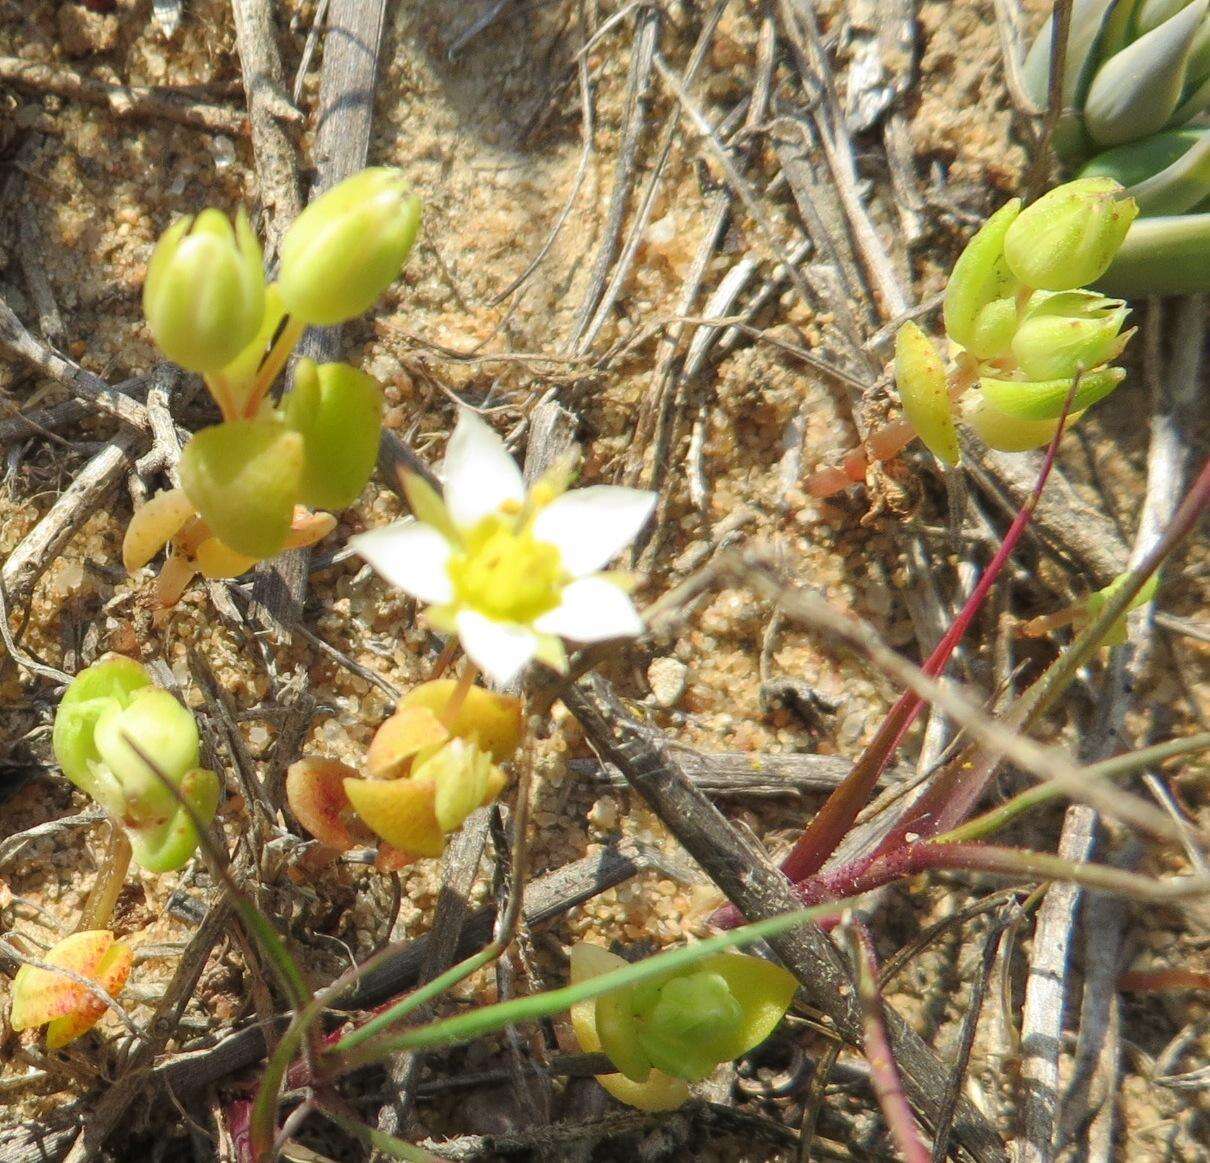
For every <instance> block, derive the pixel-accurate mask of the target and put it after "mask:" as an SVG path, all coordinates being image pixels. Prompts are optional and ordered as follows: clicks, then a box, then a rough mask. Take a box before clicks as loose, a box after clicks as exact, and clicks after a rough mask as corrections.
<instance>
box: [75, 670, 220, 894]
mask: <svg viewBox="0 0 1210 1163" xmlns="http://www.w3.org/2000/svg"><path fill="white" fill-rule="evenodd" d="M53 747H54V753H55V758H56V759H57V760H58V762H59V765H60V766H61V767H62V768H63V772H64V774H65V775H67V777H68V778H69V779H70V780H71V781H72V782H73V783H74V784H76V786H77V787H79V788H81V789H82V790H83V791H85V792H87V793H88V794H89V795H90V796H92V797H93V799H95V800H96V801H97V802H98V803H99V804H100V805H101V806H102V807H103V808H105V810H106V811H108V812H109V814H110V815H111V816H112V817H113V818H114V819H115V820H116V821H118V823H120V824H121V825H122V827H123V828H124V829H125V830H126V832H127V834H128V836H129V838H130V844H131V848H132V849H133V852H134V858H135V860H136V861H137V862H138V863H139V864H140V865H141V866H142V867H143V868H146V869H148V870H149V871H151V872H166V871H169V870H171V869H174V868H179V867H180V866H181V865H182V864H184V863H185V861H186V860H188V859H189V857H190V856H191V855H192V854H193V851H194V849H195V848H196V847H197V831H196V828H195V827H194V824H193V822H192V820H191V819H190V818H189V813H188V812H187V811H186V810H185V808H184V807H182V805H181V803H180V799H179V798H178V795H177V794H174V792H173V790H172V789H173V788H175V789H176V792H177V793H179V796H180V797H181V798H183V799H184V800H185V802H186V803H188V804H189V805H190V806H191V807H192V808H193V810H194V812H195V813H196V815H197V816H198V817H199V819H200V820H201V821H202V823H203V824H206V823H209V821H210V820H211V819H213V817H214V813H215V811H216V810H217V808H218V798H219V782H218V777H217V776H216V775H215V774H214V773H213V772H211V771H207V770H205V769H203V768H199V767H198V766H197V765H198V759H199V750H200V742H199V739H198V730H197V723H196V722H195V721H194V718H193V715H192V714H190V712H189V711H188V710H186V708H185V707H184V706H182V705H181V704H180V703H179V702H178V701H177V700H176V699H175V698H173V696H172V695H171V694H169V693H168V692H167V691H165V690H162V689H160V688H159V687H157V686H154V685H152V683H151V678H150V675H149V674H148V673H147V671H146V670H145V669H144V668H143V667H142V666H140V665H139V664H138V663H137V662H134V661H133V660H131V659H129V658H122V657H120V656H113V657H110V658H106V659H103V660H102V661H100V662H98V663H96V664H94V665H93V666H90V667H88V668H87V669H86V670H84V671H81V673H80V674H79V675H77V676H76V678H75V679H74V680H73V681H72V683H71V685H70V686H69V687H68V688H67V691H66V693H65V694H64V695H63V698H62V700H61V701H60V703H59V709H58V711H57V712H56V714H55V724H54V730H53ZM168 785H171V786H168Z"/></svg>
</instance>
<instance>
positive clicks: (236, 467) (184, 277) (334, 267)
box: [124, 168, 420, 605]
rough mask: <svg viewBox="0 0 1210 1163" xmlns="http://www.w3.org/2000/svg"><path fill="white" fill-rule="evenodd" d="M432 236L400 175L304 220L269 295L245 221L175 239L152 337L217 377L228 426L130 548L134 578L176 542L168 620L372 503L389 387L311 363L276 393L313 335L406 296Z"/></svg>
mask: <svg viewBox="0 0 1210 1163" xmlns="http://www.w3.org/2000/svg"><path fill="white" fill-rule="evenodd" d="M419 226H420V202H419V199H418V198H417V197H416V196H415V195H414V194H412V193H411V192H410V190H409V189H408V186H407V183H406V182H405V181H404V179H403V176H402V174H401V173H400V171H398V170H394V169H388V168H377V169H369V170H364V171H362V172H361V173H359V174H356V175H354V176H353V177H352V178H349V179H348V180H347V181H345V182H342V183H341V184H340V185H338V186H336V187H334V188H333V189H332V190H330V191H328V192H327V193H326V194H324V195H323V196H322V197H320V198H318V199H317V200H316V201H315V202H313V203H312V204H311V205H310V206H308V207H307V208H306V210H304V211H303V213H302V214H301V215H299V217H298V219H297V220H296V221H295V222H294V223H293V225H292V226H291V227H290V229H289V230H288V231H287V232H286V235H285V237H284V238H283V240H282V246H281V269H280V271H279V273H278V277H277V281H276V282H274V283H272V284H269V285H266V284H265V277H264V272H263V269H262V256H261V250H260V245H259V244H258V242H257V240H256V237H255V235H254V234H253V232H252V228H251V226H250V224H249V222H248V218H247V215H246V214H245V213H244V212H243V211H242V210H241V211H240V212H239V214H238V215H237V216H236V219H235V223H234V225H232V223H231V222H230V221H229V220H228V219H227V218H226V217H225V216H224V215H223V214H221V213H220V212H219V211H217V210H205V211H203V212H202V213H201V214H199V215H198V216H197V217H196V218H185V219H182V220H180V221H178V222H176V223H174V224H173V225H172V226H170V227H169V229H168V230H167V231H166V232H165V233H164V235H163V237H162V238H161V239H160V241H159V243H158V245H157V246H156V249H155V252H154V254H153V255H152V258H151V262H150V264H149V266H148V271H147V280H146V283H145V285H144V289H143V307H144V313H145V315H146V317H147V323H148V327H149V328H150V330H151V334H152V336H153V337H154V339H155V341H156V343H157V344H158V346H159V347H160V350H161V351H163V353H164V354H165V355H166V356H167V357H168V358H169V359H172V360H174V361H175V362H176V363H179V364H180V365H181V366H182V367H184V368H187V369H189V370H190V371H195V372H199V373H201V374H202V376H203V377H204V378H205V381H206V385H207V387H208V388H209V390H210V393H211V395H212V396H213V397H214V399H215V402H216V403H217V404H218V406H219V409H220V411H221V413H222V417H223V419H222V422H221V423H219V424H215V425H213V426H211V427H209V428H205V429H203V430H202V431H200V432H198V433H197V434H196V435H195V436H194V437H193V438H192V439H191V440H190V441H189V443H188V445H187V446H186V447H185V449H184V451H183V453H182V455H181V463H180V476H181V488H180V489H179V490H174V491H173V492H172V493H168V494H161V495H160V496H158V497H156V498H153V501H152V503H151V504H149V505H148V506H146V507H145V508H144V509H142V510H140V512H139V513H136V515H135V520H134V521H133V522H132V524H131V527H130V530H129V531H128V534H127V541H126V544H125V546H124V557H125V559H126V565H127V567H128V568H129V569H138V568H141V567H142V566H143V565H145V564H147V562H149V561H150V560H151V559H152V558H153V557H154V556H155V555H156V554H157V553H158V552H159V551H160V549H162V548H163V547H164V546H165V545H166V544H168V543H170V542H171V543H172V549H171V552H170V554H169V558H168V561H167V563H166V565H165V569H164V572H163V573H162V574H161V580H160V600H161V604H162V605H171V604H172V603H173V602H174V601H175V600H176V598H177V597H178V596H179V595H180V592H181V591H182V590H183V588H184V586H185V585H186V584H187V583H188V582H189V580H190V579H191V578H192V577H193V576H194V574H195V573H201V574H202V575H203V576H205V577H209V578H221V577H234V576H236V575H238V574H240V573H243V572H244V571H245V570H247V569H249V568H250V567H251V566H252V565H254V564H255V563H256V562H257V561H261V560H263V559H265V558H268V557H272V556H273V555H274V554H276V553H278V552H280V551H281V550H283V549H289V548H299V547H302V546H305V545H309V544H311V543H313V542H314V541H317V540H319V539H320V538H321V537H324V536H325V535H326V534H327V533H328V532H330V531H331V529H332V528H333V527H334V525H335V521H334V520H333V519H332V518H330V517H327V516H324V515H321V514H319V513H317V512H316V510H321V509H326V510H340V509H344V508H347V507H348V506H349V505H351V504H352V503H353V501H354V500H355V499H356V498H357V496H358V494H359V493H360V492H361V490H362V488H363V487H364V486H365V483H366V481H367V480H368V479H369V476H370V473H371V472H372V470H373V467H374V463H375V459H376V456H377V451H378V442H379V437H380V434H381V428H382V392H381V389H380V387H379V385H378V384H377V383H376V382H375V381H374V380H373V379H372V378H371V377H370V376H368V375H366V374H365V372H362V371H360V370H359V369H358V368H355V367H352V366H350V365H348V364H344V363H329V364H319V365H317V364H315V363H313V362H312V361H311V360H306V359H303V360H299V361H298V363H297V366H296V368H295V374H294V387H293V390H291V391H290V392H288V393H287V394H286V395H285V397H284V399H283V401H282V403H281V405H280V406H275V405H274V403H273V401H272V398H271V396H270V389H271V388H272V385H273V382H274V380H275V379H276V377H277V375H278V373H279V372H280V371H281V370H282V368H283V367H284V366H285V363H286V360H287V358H288V357H289V355H290V353H291V351H292V350H293V349H294V347H295V345H296V344H297V342H298V340H299V339H300V338H301V336H302V333H303V330H304V329H305V328H306V327H307V326H308V325H312V324H316V325H328V324H333V323H340V322H343V321H345V320H348V319H352V318H354V317H355V316H357V315H359V314H361V313H362V312H363V311H365V310H366V309H367V308H368V307H369V306H370V305H371V304H372V303H373V302H374V300H375V299H377V298H378V296H379V295H380V294H382V292H383V291H384V290H385V289H386V288H387V286H388V285H389V284H390V283H391V282H392V281H394V279H395V278H396V277H397V275H398V274H399V271H400V269H401V268H402V266H403V263H404V261H405V260H406V258H407V255H408V252H409V251H410V250H411V247H412V243H413V242H414V241H415V238H416V234H417V231H418V230H419Z"/></svg>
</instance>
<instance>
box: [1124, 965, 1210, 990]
mask: <svg viewBox="0 0 1210 1163" xmlns="http://www.w3.org/2000/svg"><path fill="white" fill-rule="evenodd" d="M1118 989H1120V990H1123V991H1128V992H1131V993H1135V992H1137V993H1156V992H1158V991H1160V990H1165V989H1198V990H1203V991H1210V971H1208V970H1205V969H1135V970H1132V971H1131V972H1129V973H1123V974H1122V976H1121V977H1119V978H1118Z"/></svg>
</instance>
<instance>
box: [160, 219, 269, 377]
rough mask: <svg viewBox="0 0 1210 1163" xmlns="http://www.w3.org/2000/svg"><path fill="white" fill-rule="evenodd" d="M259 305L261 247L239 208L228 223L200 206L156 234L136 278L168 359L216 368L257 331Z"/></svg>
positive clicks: (200, 368) (194, 367)
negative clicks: (140, 281) (141, 277)
mask: <svg viewBox="0 0 1210 1163" xmlns="http://www.w3.org/2000/svg"><path fill="white" fill-rule="evenodd" d="M264 310H265V279H264V272H263V269H262V257H261V248H260V244H259V243H258V242H257V241H256V236H255V235H254V234H253V233H252V227H251V225H250V224H249V222H248V215H247V214H246V213H245V212H244V211H243V210H242V209H241V210H240V211H239V213H238V214H237V215H236V217H235V228H234V229H232V226H231V222H230V221H229V220H228V218H227V217H226V215H224V214H223V213H221V212H220V211H218V210H203V211H202V212H201V213H200V214H199V215H198V216H197V217H196V218H182V219H179V220H178V221H177V222H174V223H173V224H172V225H171V226H170V227H169V228H168V229H167V230H166V231H165V232H164V234H163V235H162V236H161V238H160V241H159V242H158V243H157V244H156V248H155V251H154V252H153V253H152V256H151V262H150V263H149V264H148V266H147V279H146V281H145V282H144V283H143V313H144V315H146V317H147V325H148V327H149V328H150V329H151V334H152V337H153V338H154V339H155V341H156V344H157V346H158V347H159V349H160V350H161V351H162V352H163V353H164V354H165V355H166V356H167V357H168V358H169V359H171V360H172V361H173V362H174V363H178V364H180V365H181V367H183V368H187V369H188V370H189V371H195V372H201V373H202V374H209V373H211V372H217V371H219V370H220V369H221V368H222V367H223V366H224V365H225V364H227V363H230V362H231V360H233V359H234V358H235V357H236V356H237V355H238V354H239V353H240V351H241V350H242V349H243V348H244V347H246V346H247V345H248V344H249V343H250V342H251V341H252V340H253V338H254V337H255V336H256V333H257V330H258V329H259V327H260V325H261V319H262V317H263V315H264Z"/></svg>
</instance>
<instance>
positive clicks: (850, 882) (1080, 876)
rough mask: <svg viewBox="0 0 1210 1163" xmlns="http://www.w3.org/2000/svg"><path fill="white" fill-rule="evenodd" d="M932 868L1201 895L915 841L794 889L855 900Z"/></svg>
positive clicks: (978, 848)
mask: <svg viewBox="0 0 1210 1163" xmlns="http://www.w3.org/2000/svg"><path fill="white" fill-rule="evenodd" d="M937 869H949V870H957V871H963V870H965V871H968V872H990V873H992V874H994V875H996V876H1010V877H1018V878H1020V879H1032V880H1063V881H1071V882H1073V883H1075V884H1081V885H1084V886H1085V887H1086V888H1095V889H1098V890H1100V891H1102V892H1109V893H1116V894H1120V895H1127V896H1130V897H1133V898H1136V899H1142V900H1153V901H1170V900H1180V899H1183V898H1185V897H1190V896H1195V895H1197V894H1199V893H1204V892H1206V890H1207V887H1208V886H1207V881H1206V880H1205V879H1204V878H1201V877H1183V878H1180V879H1178V880H1175V881H1163V880H1156V879H1154V878H1153V877H1149V876H1140V875H1138V874H1137V873H1131V872H1124V871H1122V870H1121V869H1119V868H1112V867H1110V866H1108V865H1105V864H1088V863H1083V864H1082V863H1076V862H1073V861H1070V860H1064V859H1063V858H1062V857H1060V856H1053V855H1051V854H1050V853H1047V852H1031V851H1029V850H1028V849H1025V848H1004V847H999V846H997V845H994V844H938V843H935V842H928V841H921V842H919V843H915V844H906V845H902V846H900V847H898V848H896V849H894V850H893V851H890V852H886V853H883V854H882V855H879V856H871V857H863V858H861V859H859V860H855V861H853V862H852V863H850V864H846V865H845V866H844V867H842V868H836V869H832V870H830V871H828V872H825V873H821V874H820V875H819V876H816V877H812V878H811V879H809V880H805V881H803V882H802V883H800V884H796V885H795V886H794V888H795V891H796V892H797V894H798V895H799V896H800V897H801V898H802V900H803V901H804V902H806V903H807V904H809V905H813V904H820V903H824V902H827V901H833V900H837V899H839V898H841V897H846V896H856V895H859V894H861V893H863V892H870V891H871V890H872V889H876V888H881V887H882V886H883V885H885V884H890V883H892V882H893V881H896V880H902V879H903V878H904V877H906V876H914V875H915V874H916V873H919V872H928V871H932V870H937Z"/></svg>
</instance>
